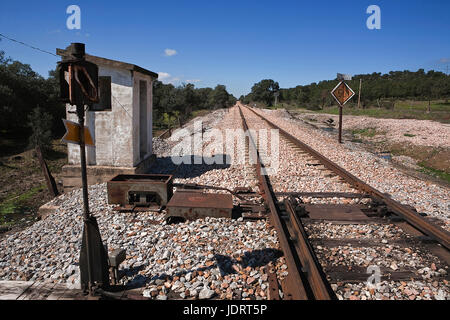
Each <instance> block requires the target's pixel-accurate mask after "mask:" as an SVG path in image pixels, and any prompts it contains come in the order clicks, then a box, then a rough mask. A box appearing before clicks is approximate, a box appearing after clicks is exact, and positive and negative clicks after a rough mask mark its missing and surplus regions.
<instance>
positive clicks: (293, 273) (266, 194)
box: [239, 108, 309, 300]
mask: <svg viewBox="0 0 450 320" xmlns="http://www.w3.org/2000/svg"><path fill="white" fill-rule="evenodd" d="M239 112H240V114H241V118H242V123H243V125H244V129H245V130H249V127H248V125H247V121H246V120H245V117H244V114H243V112H242V110H241V108H239ZM250 144H251V145H252V147H253V148H254V150H255V151H256V156H257V157H256V172H257V176H258V180H259V182H260V185H261V187H262V188H261V191H262V193H263V194H262V196H263V198H264V200H265V202H266V204H267V205H268V207H269V209H270V213H271V216H270V217H271V222H272V224H273V225H274V227H275V229H276V230H277V235H278V239H279V241H280V245H281V248H282V251H283V254H284V257H285V259H286V264H287V267H288V270H289V271H288V272H289V273H288V278H287V279H286V280H287V281H286V290H285V291H287V292H284V294H285V298H286V299H292V300H308V299H309V297H308V294H307V289H306V288H305V284H304V282H303V279H302V275H301V273H300V272H301V268H302V266H301V264H300V263H299V261H298V260H296V259H295V257H294V255H295V254H294V250H293V249H292V247H291V244H290V241H289V238H288V236H287V234H288V231H287V230H286V227H285V226H284V225H283V223H282V221H281V217H280V212H279V209H278V207H277V206H276V204H275V200H274V199H276V197H275V195H274V194H273V192H272V190H271V189H270V187H269V181H268V177H267V176H266V175H263V174H261V171H262V168H263V167H264V164H263V163H262V162H261V161H260V157H259V152H258V149H257V148H256V144H255V142H254V140H253V138H252V136H251V134H249V147H250Z"/></svg>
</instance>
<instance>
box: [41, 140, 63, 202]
mask: <svg viewBox="0 0 450 320" xmlns="http://www.w3.org/2000/svg"><path fill="white" fill-rule="evenodd" d="M36 154H37V157H38V159H39V163H40V165H41V169H42V172H43V173H44V177H45V181H46V182H47V188H48V192H50V194H51V195H52V197H53V198H54V197H57V196H59V191H58V187H57V186H56V182H55V179H54V178H53V176H52V174H51V173H50V170H49V169H48V166H47V163H46V162H45V159H44V156H43V155H42V151H41V148H40V147H39V146H37V147H36Z"/></svg>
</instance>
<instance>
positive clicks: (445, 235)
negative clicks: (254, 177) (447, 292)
mask: <svg viewBox="0 0 450 320" xmlns="http://www.w3.org/2000/svg"><path fill="white" fill-rule="evenodd" d="M246 108H247V109H248V110H250V111H252V112H253V113H254V114H256V115H257V116H258V117H260V118H261V119H263V120H264V121H266V122H267V123H268V124H269V125H270V126H272V127H273V128H275V129H278V130H279V132H281V133H282V134H283V135H284V136H285V137H286V138H288V139H289V140H290V141H291V142H293V143H294V144H295V145H296V146H298V147H300V148H301V149H303V150H305V151H306V152H308V153H309V154H311V155H312V156H313V157H315V158H317V159H318V160H319V161H320V162H321V163H322V164H323V165H324V166H325V167H326V168H328V169H329V170H331V171H333V172H334V173H336V174H337V175H338V176H340V177H341V178H343V179H344V180H345V181H346V182H347V183H349V184H350V185H352V186H354V187H355V188H356V189H358V190H360V191H363V192H366V193H367V194H369V195H371V196H372V197H373V198H375V199H377V200H380V201H382V202H384V203H385V204H386V206H387V207H388V208H389V209H390V210H391V211H393V212H394V213H396V214H397V215H399V216H401V217H402V218H403V219H405V220H406V221H407V222H408V223H409V224H411V225H412V226H414V227H415V228H417V229H418V230H420V231H421V232H423V233H424V234H426V235H427V236H429V237H431V238H433V239H434V240H436V241H437V242H439V243H440V244H441V245H442V246H444V247H445V248H446V249H447V250H449V249H450V233H449V232H447V231H446V230H444V229H442V228H440V227H438V226H436V225H434V224H432V223H430V222H428V221H426V220H425V219H424V218H423V217H422V216H420V215H419V214H418V213H417V212H414V211H413V210H411V209H410V208H408V207H407V206H405V205H403V204H401V203H400V202H398V201H395V200H393V199H391V198H390V197H389V196H388V195H386V194H383V193H382V192H380V191H379V190H377V189H375V188H373V187H371V186H370V185H368V184H367V183H365V182H364V181H362V180H360V179H359V178H357V177H355V176H354V175H352V174H351V173H350V172H348V171H347V170H345V169H343V168H342V167H340V166H338V165H337V164H336V163H334V162H332V161H331V160H329V159H328V158H326V157H325V156H323V155H322V154H320V153H319V152H317V151H316V150H314V149H313V148H311V147H310V146H308V145H307V144H305V143H303V142H302V141H300V140H299V139H297V138H296V137H294V136H293V135H291V134H290V133H288V132H287V131H285V130H283V129H281V128H280V127H279V126H277V125H276V124H275V123H273V122H272V121H270V120H268V119H267V118H266V117H264V116H262V115H260V114H259V113H258V112H256V111H255V110H253V109H252V108H249V107H246Z"/></svg>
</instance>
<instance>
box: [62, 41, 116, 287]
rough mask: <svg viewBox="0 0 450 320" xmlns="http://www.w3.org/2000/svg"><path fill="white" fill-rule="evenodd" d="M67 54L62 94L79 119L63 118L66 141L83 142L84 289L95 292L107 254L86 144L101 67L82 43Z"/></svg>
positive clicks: (104, 279) (102, 281)
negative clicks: (94, 207) (91, 195)
mask: <svg viewBox="0 0 450 320" xmlns="http://www.w3.org/2000/svg"><path fill="white" fill-rule="evenodd" d="M66 51H67V56H64V58H63V61H62V62H60V63H59V69H60V87H61V98H62V100H63V101H64V102H67V103H69V104H71V105H74V106H76V112H75V113H76V115H77V116H78V123H75V122H72V121H68V120H63V121H64V125H65V127H66V129H67V132H66V134H65V135H64V137H63V141H65V142H68V143H76V144H79V145H80V166H81V181H82V185H83V216H84V228H83V239H82V244H81V253H80V261H79V265H80V276H81V284H82V286H83V289H84V291H88V292H89V294H90V295H91V296H92V295H93V294H94V292H95V289H96V287H102V286H108V285H109V274H108V261H107V259H108V256H107V252H106V250H105V247H104V246H103V242H102V240H101V236H100V231H99V228H98V224H97V220H96V219H95V217H93V216H91V215H90V213H89V199H88V183H87V172H86V150H85V146H86V145H90V146H93V145H94V142H93V140H92V136H91V134H90V132H89V129H88V128H85V126H84V117H85V111H86V110H85V106H87V108H89V106H92V104H93V103H95V102H98V67H97V65H95V64H93V63H91V62H88V61H86V60H85V47H84V44H83V43H72V44H71V45H70V46H69V47H68V48H67V50H66Z"/></svg>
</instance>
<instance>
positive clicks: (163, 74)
mask: <svg viewBox="0 0 450 320" xmlns="http://www.w3.org/2000/svg"><path fill="white" fill-rule="evenodd" d="M167 79H170V74H169V73H167V72H158V80H160V81H164V80H167Z"/></svg>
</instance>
